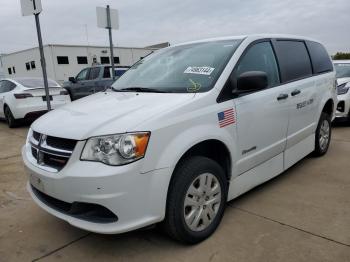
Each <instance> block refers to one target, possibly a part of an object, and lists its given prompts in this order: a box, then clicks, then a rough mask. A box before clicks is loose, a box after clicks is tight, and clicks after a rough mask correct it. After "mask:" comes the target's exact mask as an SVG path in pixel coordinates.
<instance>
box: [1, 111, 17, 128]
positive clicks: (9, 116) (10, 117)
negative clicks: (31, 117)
mask: <svg viewBox="0 0 350 262" xmlns="http://www.w3.org/2000/svg"><path fill="white" fill-rule="evenodd" d="M4 113H5V118H6V122H7V125H8V126H9V128H14V127H17V126H18V120H17V119H15V118H14V116H13V114H12V112H11V110H10V108H9V107H8V106H5V110H4Z"/></svg>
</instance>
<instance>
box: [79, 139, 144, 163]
mask: <svg viewBox="0 0 350 262" xmlns="http://www.w3.org/2000/svg"><path fill="white" fill-rule="evenodd" d="M149 137H150V133H149V132H140V133H129V134H128V133H127V134H120V135H109V136H101V137H92V138H89V139H88V140H87V142H86V144H85V147H84V149H83V152H82V154H81V158H80V159H81V160H88V161H96V162H102V163H105V164H107V165H112V166H120V165H125V164H128V163H131V162H134V161H136V160H139V159H141V158H143V157H144V156H145V153H146V149H147V145H148V140H149Z"/></svg>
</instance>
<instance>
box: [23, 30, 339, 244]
mask: <svg viewBox="0 0 350 262" xmlns="http://www.w3.org/2000/svg"><path fill="white" fill-rule="evenodd" d="M335 88H336V86H335V72H334V69H333V65H332V62H331V60H330V57H329V55H328V54H327V52H326V50H325V49H324V47H323V46H322V45H321V44H320V43H318V42H316V41H314V40H311V39H306V38H302V37H293V36H284V35H252V36H239V37H226V38H215V39H208V40H202V41H196V42H190V43H185V44H179V45H175V46H172V47H168V48H164V49H161V50H159V51H157V52H154V53H153V54H151V55H149V56H148V57H146V58H144V59H142V60H141V61H139V62H137V63H136V64H135V65H133V66H132V67H131V68H130V69H129V70H128V71H127V72H126V73H125V74H124V75H123V76H121V77H120V78H119V79H118V80H117V81H116V82H115V83H114V84H113V88H112V90H110V91H107V92H102V93H98V94H95V95H92V96H89V97H86V98H83V99H81V100H79V101H76V102H74V103H72V104H69V105H66V106H64V107H62V108H60V109H57V110H55V111H53V112H50V113H48V114H46V115H44V116H43V117H41V118H40V119H38V120H37V121H36V122H34V123H33V125H32V126H31V129H30V131H29V134H28V139H27V142H26V145H25V146H24V147H23V150H22V155H23V161H24V164H25V166H26V169H27V171H28V175H29V183H28V190H29V192H30V194H31V196H32V198H33V199H34V201H35V202H36V203H37V204H38V205H39V206H41V207H42V208H43V209H45V210H46V211H47V212H49V213H51V214H52V215H54V216H56V217H58V218H61V219H63V220H65V221H67V222H68V223H70V224H71V225H74V226H76V227H79V228H82V229H85V230H89V231H93V232H98V233H107V234H115V233H122V232H126V231H130V230H134V229H138V228H142V227H146V226H149V225H152V224H156V223H160V224H161V225H162V226H163V228H164V229H165V231H166V232H167V233H168V234H169V235H170V236H171V237H173V238H175V239H177V240H179V241H182V242H185V243H192V244H193V243H198V242H200V241H202V240H204V239H205V238H207V237H208V236H210V235H211V234H212V233H213V232H214V231H215V229H216V228H217V226H218V225H219V223H220V221H221V218H222V216H223V213H224V209H225V205H226V204H225V203H226V202H227V201H230V200H232V199H234V198H236V197H237V196H239V195H241V194H243V193H244V192H247V191H248V190H250V189H251V188H253V187H255V186H257V185H259V184H261V183H263V182H265V181H267V180H269V179H271V178H273V177H275V176H277V175H278V174H281V173H282V172H284V171H285V170H286V169H288V168H289V167H291V166H292V165H294V164H295V163H296V162H298V161H299V160H301V159H302V158H304V157H305V156H307V155H309V154H310V153H312V152H313V153H314V155H316V156H321V155H323V154H325V153H326V152H327V149H328V146H329V143H330V139H331V121H332V119H333V118H334V112H335V105H336V104H337V103H336V89H335Z"/></svg>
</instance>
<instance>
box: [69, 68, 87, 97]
mask: <svg viewBox="0 0 350 262" xmlns="http://www.w3.org/2000/svg"><path fill="white" fill-rule="evenodd" d="M89 73H90V68H85V69H83V70H82V71H80V73H79V74H78V75H77V76H76V78H75V80H76V83H74V84H73V85H72V88H71V90H72V92H71V93H72V98H73V100H75V99H79V98H82V97H84V96H87V95H89V94H90V93H89V85H88V84H89Z"/></svg>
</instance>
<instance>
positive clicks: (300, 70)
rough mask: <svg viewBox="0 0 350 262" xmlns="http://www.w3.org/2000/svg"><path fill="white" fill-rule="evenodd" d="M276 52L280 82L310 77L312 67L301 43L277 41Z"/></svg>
mask: <svg viewBox="0 0 350 262" xmlns="http://www.w3.org/2000/svg"><path fill="white" fill-rule="evenodd" d="M276 52H277V57H278V62H279V66H280V71H281V78H282V79H281V80H282V82H290V81H294V80H298V79H301V78H305V77H309V76H312V67H311V61H310V57H309V53H308V52H307V49H306V46H305V43H304V42H303V41H292V40H277V42H276Z"/></svg>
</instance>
